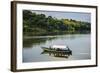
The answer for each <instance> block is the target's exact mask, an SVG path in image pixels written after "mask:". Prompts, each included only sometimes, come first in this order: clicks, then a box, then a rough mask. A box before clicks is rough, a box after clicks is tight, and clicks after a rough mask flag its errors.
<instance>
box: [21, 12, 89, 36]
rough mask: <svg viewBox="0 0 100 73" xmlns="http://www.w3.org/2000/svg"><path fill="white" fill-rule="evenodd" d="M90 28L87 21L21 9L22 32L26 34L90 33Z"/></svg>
mask: <svg viewBox="0 0 100 73" xmlns="http://www.w3.org/2000/svg"><path fill="white" fill-rule="evenodd" d="M90 30H91V24H90V23H89V22H83V21H76V20H73V19H67V18H66V19H63V18H62V19H58V18H55V17H52V16H46V15H45V14H36V13H34V12H31V11H29V10H23V33H24V35H27V36H28V35H30V36H35V35H36V36H37V35H54V34H71V33H90Z"/></svg>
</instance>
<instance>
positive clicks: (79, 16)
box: [32, 10, 91, 22]
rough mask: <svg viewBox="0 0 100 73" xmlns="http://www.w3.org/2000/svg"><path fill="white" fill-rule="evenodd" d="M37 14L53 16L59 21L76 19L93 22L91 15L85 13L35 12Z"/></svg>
mask: <svg viewBox="0 0 100 73" xmlns="http://www.w3.org/2000/svg"><path fill="white" fill-rule="evenodd" d="M32 12H35V13H37V14H45V15H46V16H52V17H55V18H57V19H74V20H77V21H85V22H91V13H83V12H61V11H60V12H59V11H35V10H32Z"/></svg>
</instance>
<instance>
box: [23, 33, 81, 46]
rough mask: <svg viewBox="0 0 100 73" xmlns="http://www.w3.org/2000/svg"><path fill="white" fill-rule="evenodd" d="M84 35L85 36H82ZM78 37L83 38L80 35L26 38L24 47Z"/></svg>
mask: <svg viewBox="0 0 100 73" xmlns="http://www.w3.org/2000/svg"><path fill="white" fill-rule="evenodd" d="M82 35H83V34H82ZM76 37H83V36H80V35H79V36H78V35H75V34H73V35H57V36H31V37H24V38H23V48H24V47H32V46H33V45H40V44H43V43H46V42H47V41H52V40H56V39H61V40H63V39H66V38H67V39H71V40H73V39H75V38H76Z"/></svg>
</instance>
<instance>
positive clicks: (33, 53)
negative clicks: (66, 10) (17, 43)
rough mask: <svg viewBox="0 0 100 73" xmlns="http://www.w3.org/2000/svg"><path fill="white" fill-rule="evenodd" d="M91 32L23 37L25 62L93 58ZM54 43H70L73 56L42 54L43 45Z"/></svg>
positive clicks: (47, 45)
mask: <svg viewBox="0 0 100 73" xmlns="http://www.w3.org/2000/svg"><path fill="white" fill-rule="evenodd" d="M90 37H91V36H90V34H71V35H57V36H35V37H34V36H33V37H24V38H23V53H22V54H23V62H41V61H67V60H85V59H91V55H90V54H91V52H90V51H91V43H90V42H91V39H90ZM52 45H68V46H69V48H70V49H71V50H72V56H69V57H68V58H64V57H54V56H53V55H52V56H49V55H48V54H41V53H42V52H43V50H42V49H41V47H49V46H52Z"/></svg>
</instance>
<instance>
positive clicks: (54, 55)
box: [41, 51, 72, 58]
mask: <svg viewBox="0 0 100 73" xmlns="http://www.w3.org/2000/svg"><path fill="white" fill-rule="evenodd" d="M41 54H48V55H49V56H53V57H59V58H69V56H71V55H72V54H61V53H53V52H46V51H42V52H41Z"/></svg>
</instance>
